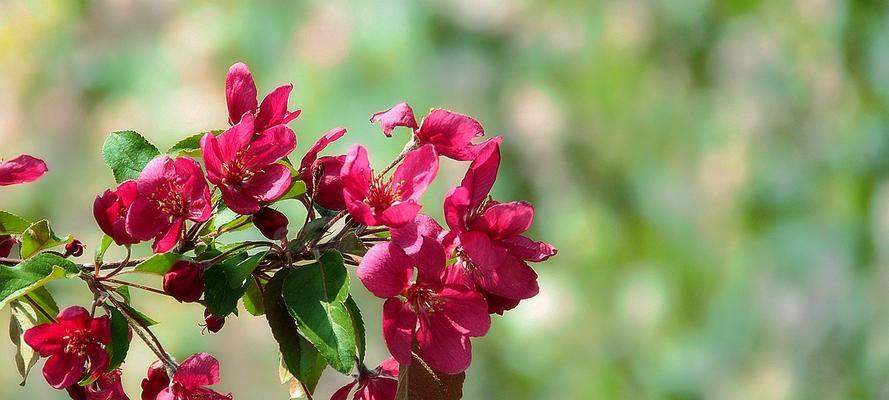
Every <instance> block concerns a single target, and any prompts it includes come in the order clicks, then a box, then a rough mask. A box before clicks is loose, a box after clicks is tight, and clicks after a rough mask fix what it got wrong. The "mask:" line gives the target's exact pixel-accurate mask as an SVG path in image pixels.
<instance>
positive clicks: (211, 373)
mask: <svg viewBox="0 0 889 400" xmlns="http://www.w3.org/2000/svg"><path fill="white" fill-rule="evenodd" d="M173 382H176V383H178V384H180V385H182V386H183V387H185V388H186V389H196V388H199V387H202V386H210V385H215V384H217V383H219V361H217V360H216V359H215V358H213V356H211V355H209V354H207V353H197V354H194V355H192V356H191V357H188V358H186V359H185V361H182V364H180V365H179V369H177V370H176V373H175V374H173Z"/></svg>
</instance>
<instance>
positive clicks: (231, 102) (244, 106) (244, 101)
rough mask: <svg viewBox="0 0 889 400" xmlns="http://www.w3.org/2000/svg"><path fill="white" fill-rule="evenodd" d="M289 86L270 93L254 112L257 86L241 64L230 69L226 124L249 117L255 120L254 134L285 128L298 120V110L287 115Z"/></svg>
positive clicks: (291, 88)
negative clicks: (279, 126) (283, 125)
mask: <svg viewBox="0 0 889 400" xmlns="http://www.w3.org/2000/svg"><path fill="white" fill-rule="evenodd" d="M292 90H293V85H292V84H287V85H281V86H279V87H278V88H276V89H275V90H272V91H271V92H269V94H268V95H266V96H265V98H264V99H263V100H262V104H260V105H259V110H257V108H256V83H254V82H253V75H252V74H251V73H250V68H247V65H246V64H244V63H237V64H235V65H232V66H231V68H229V70H228V76H226V77H225V102H226V104H227V105H228V122H229V123H230V124H232V125H235V124H237V123H238V122H240V121H241V117H243V116H244V115H245V114H248V115H250V116H252V117H256V123H255V124H254V126H253V128H254V129H255V132H256V133H259V132H262V131H264V130H266V129H268V128H270V127H273V126H275V125H281V124H287V123H288V122H290V121H292V120H294V119H295V118H296V117H298V116H299V113H300V110H295V111H292V112H291V111H287V100H288V99H289V98H290V91H292Z"/></svg>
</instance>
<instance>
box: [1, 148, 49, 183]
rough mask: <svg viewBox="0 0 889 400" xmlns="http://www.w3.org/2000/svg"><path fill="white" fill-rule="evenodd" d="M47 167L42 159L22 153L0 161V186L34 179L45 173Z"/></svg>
mask: <svg viewBox="0 0 889 400" xmlns="http://www.w3.org/2000/svg"><path fill="white" fill-rule="evenodd" d="M47 169H48V168H47V167H46V163H45V162H43V160H41V159H39V158H36V157H32V156H29V155H27V154H22V155H20V156H18V157H16V158H13V159H11V160H6V161H3V162H0V186H9V185H15V184H19V183H27V182H33V181H36V180H37V179H39V178H40V177H41V176H43V174H45V173H46V171H47Z"/></svg>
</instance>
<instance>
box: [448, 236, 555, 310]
mask: <svg viewBox="0 0 889 400" xmlns="http://www.w3.org/2000/svg"><path fill="white" fill-rule="evenodd" d="M460 245H461V246H462V248H463V252H464V253H466V255H467V256H468V257H469V259H470V261H471V263H472V268H471V269H472V270H473V273H472V276H473V279H474V280H475V282H476V284H478V285H479V286H481V287H482V288H483V289H485V290H486V291H489V292H491V293H493V294H495V295H498V296H503V297H506V298H510V299H527V298H531V297H533V296H535V295H536V294H537V292H538V291H539V290H540V289H539V287H538V286H537V273H535V272H534V270H533V269H531V267H529V266H528V264H525V262H524V261H522V260H520V259H518V258H516V257H513V256H511V255H510V254H508V253H507V252H506V250H505V249H504V248H502V247H500V246H497V245H495V244H494V243H493V242H491V239H490V238H488V236H487V235H485V234H483V233H479V232H464V233H462V234H461V235H460Z"/></svg>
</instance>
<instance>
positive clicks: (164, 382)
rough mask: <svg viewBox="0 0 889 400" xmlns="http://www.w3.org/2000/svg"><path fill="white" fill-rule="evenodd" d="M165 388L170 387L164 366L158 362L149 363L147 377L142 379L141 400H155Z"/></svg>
mask: <svg viewBox="0 0 889 400" xmlns="http://www.w3.org/2000/svg"><path fill="white" fill-rule="evenodd" d="M167 386H170V377H169V376H167V370H166V368H165V367H164V364H163V363H162V362H160V360H157V361H155V362H153V363H151V365H150V366H149V367H148V376H146V377H145V378H143V379H142V400H155V399H156V398H157V395H158V394H159V393H160V392H161V391H162V390H164V389H165V388H166V387H167Z"/></svg>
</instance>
